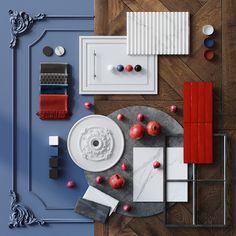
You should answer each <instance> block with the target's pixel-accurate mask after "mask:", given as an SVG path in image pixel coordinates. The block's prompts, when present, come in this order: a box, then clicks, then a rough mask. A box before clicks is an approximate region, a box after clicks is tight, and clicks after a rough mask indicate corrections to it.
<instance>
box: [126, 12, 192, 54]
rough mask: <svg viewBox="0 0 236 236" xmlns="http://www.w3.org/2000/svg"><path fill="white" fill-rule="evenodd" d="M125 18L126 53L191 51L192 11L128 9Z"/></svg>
mask: <svg viewBox="0 0 236 236" xmlns="http://www.w3.org/2000/svg"><path fill="white" fill-rule="evenodd" d="M126 22H127V54H129V55H187V54H189V48H190V44H189V42H190V23H189V22H190V14H189V12H127V19H126Z"/></svg>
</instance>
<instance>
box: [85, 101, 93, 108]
mask: <svg viewBox="0 0 236 236" xmlns="http://www.w3.org/2000/svg"><path fill="white" fill-rule="evenodd" d="M91 106H92V104H91V103H90V102H84V108H86V109H90V108H91Z"/></svg>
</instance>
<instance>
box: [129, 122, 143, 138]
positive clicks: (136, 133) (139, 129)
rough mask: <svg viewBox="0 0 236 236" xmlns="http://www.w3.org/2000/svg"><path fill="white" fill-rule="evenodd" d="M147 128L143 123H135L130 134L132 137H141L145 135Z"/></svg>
mask: <svg viewBox="0 0 236 236" xmlns="http://www.w3.org/2000/svg"><path fill="white" fill-rule="evenodd" d="M144 132H145V128H144V127H143V126H142V125H141V124H134V125H133V126H132V127H131V128H130V130H129V136H130V138H132V139H135V140H138V139H141V138H142V137H143V135H144Z"/></svg>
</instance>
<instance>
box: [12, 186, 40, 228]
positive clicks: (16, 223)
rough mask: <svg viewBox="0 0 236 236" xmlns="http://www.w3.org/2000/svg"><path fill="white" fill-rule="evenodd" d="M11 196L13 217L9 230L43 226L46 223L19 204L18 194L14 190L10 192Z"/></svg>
mask: <svg viewBox="0 0 236 236" xmlns="http://www.w3.org/2000/svg"><path fill="white" fill-rule="evenodd" d="M10 196H11V215H10V221H9V228H16V227H25V226H27V225H32V224H39V225H43V224H44V223H45V222H44V221H43V220H41V219H38V218H36V217H35V216H34V213H33V212H32V211H31V210H30V209H29V208H27V207H25V206H24V205H23V204H21V203H19V202H18V199H17V196H16V193H15V192H14V191H13V190H10Z"/></svg>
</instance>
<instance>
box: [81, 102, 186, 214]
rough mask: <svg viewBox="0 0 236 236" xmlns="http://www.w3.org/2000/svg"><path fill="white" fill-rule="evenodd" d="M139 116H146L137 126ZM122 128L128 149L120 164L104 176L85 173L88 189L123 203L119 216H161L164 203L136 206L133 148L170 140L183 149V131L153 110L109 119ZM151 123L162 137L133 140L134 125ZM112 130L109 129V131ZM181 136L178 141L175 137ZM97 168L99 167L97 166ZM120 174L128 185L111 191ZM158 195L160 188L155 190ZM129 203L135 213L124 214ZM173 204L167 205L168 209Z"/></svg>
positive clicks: (136, 109)
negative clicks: (125, 167) (111, 180)
mask: <svg viewBox="0 0 236 236" xmlns="http://www.w3.org/2000/svg"><path fill="white" fill-rule="evenodd" d="M119 113H122V114H124V116H125V119H124V120H123V121H118V120H117V118H116V117H117V115H118V114H119ZM138 113H143V114H144V116H145V120H144V122H138V121H137V120H136V116H137V114H138ZM108 117H110V118H111V119H113V120H114V121H115V122H116V123H117V124H118V125H119V127H120V128H121V130H122V132H123V134H124V137H125V149H124V153H123V156H122V157H121V159H120V160H119V162H118V163H117V164H116V165H115V166H113V167H112V168H110V169H108V170H106V171H102V172H88V171H85V175H86V178H87V181H88V183H89V185H92V186H94V187H96V188H98V189H100V190H101V191H103V192H105V193H107V194H109V195H110V196H112V197H114V198H116V199H118V200H119V201H120V203H119V206H118V208H117V210H116V212H117V213H119V214H122V215H127V216H132V217H144V216H152V215H156V214H159V213H161V212H163V211H164V203H162V202H133V181H132V179H133V168H132V166H133V147H162V146H163V145H164V138H165V136H167V139H166V140H167V146H169V147H182V146H183V137H182V134H183V128H182V126H181V125H180V124H179V123H178V122H177V121H176V120H175V119H173V118H172V117H171V116H169V115H168V114H166V113H165V112H162V111H160V110H157V109H155V108H152V107H146V106H131V107H126V108H123V109H120V110H117V111H115V112H113V113H111V114H110V115H108ZM150 120H157V121H158V122H159V123H160V124H161V134H160V135H158V136H156V137H151V136H149V135H147V134H145V135H144V137H143V138H142V139H140V140H138V141H135V140H132V139H131V138H130V137H129V129H130V127H131V126H132V125H133V124H135V123H142V124H143V125H146V124H147V123H148V122H149V121H150ZM108 128H109V127H108ZM176 135H180V136H178V137H173V136H176ZM168 136H169V137H168ZM123 162H125V163H128V165H129V168H128V170H127V171H122V170H121V168H120V166H121V164H122V163H123ZM95 164H96V163H95ZM115 173H119V174H121V175H122V176H124V177H125V180H126V182H125V185H124V187H123V188H121V189H117V190H116V189H112V188H111V187H110V186H109V184H108V179H109V177H110V176H111V175H113V174H115ZM97 175H101V176H103V178H104V181H103V183H102V184H97V183H96V181H95V178H96V176H97ZM153 187H154V188H156V189H157V191H158V186H153ZM125 203H128V204H129V205H131V207H132V209H131V211H130V212H124V211H123V210H122V206H123V204H125ZM171 205H173V203H171V204H168V206H171Z"/></svg>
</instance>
